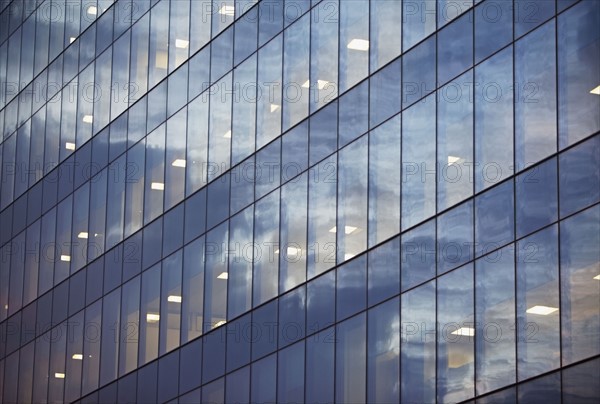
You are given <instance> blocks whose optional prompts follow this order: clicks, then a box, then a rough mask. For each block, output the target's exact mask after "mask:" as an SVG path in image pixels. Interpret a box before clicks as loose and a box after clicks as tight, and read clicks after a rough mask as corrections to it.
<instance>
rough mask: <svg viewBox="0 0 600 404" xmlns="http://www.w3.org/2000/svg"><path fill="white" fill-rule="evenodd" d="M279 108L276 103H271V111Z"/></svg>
mask: <svg viewBox="0 0 600 404" xmlns="http://www.w3.org/2000/svg"><path fill="white" fill-rule="evenodd" d="M278 109H279V105H277V104H271V112H275V111H277V110H278Z"/></svg>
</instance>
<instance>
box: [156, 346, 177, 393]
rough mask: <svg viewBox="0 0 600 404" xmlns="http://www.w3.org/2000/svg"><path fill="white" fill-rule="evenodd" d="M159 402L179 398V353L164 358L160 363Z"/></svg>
mask: <svg viewBox="0 0 600 404" xmlns="http://www.w3.org/2000/svg"><path fill="white" fill-rule="evenodd" d="M157 380H158V385H157V387H158V389H157V390H158V394H157V396H156V399H157V401H158V402H163V403H164V402H166V401H167V400H169V399H172V398H173V397H176V396H177V392H178V390H179V351H176V352H172V353H170V354H169V355H166V356H163V357H162V358H161V359H160V360H159V362H158V379H157Z"/></svg>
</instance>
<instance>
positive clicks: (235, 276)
mask: <svg viewBox="0 0 600 404" xmlns="http://www.w3.org/2000/svg"><path fill="white" fill-rule="evenodd" d="M230 220H231V221H230V223H231V232H230V233H229V245H230V251H229V271H228V277H227V282H228V283H229V290H228V293H227V295H228V301H227V318H235V317H237V316H239V315H240V314H242V313H244V312H246V311H248V310H249V309H250V308H251V307H252V260H253V258H254V256H253V253H255V252H257V251H256V250H258V249H255V248H254V244H253V239H252V235H253V226H254V205H252V206H249V207H248V208H246V209H245V210H243V211H242V212H241V213H239V214H237V215H236V216H234V217H232V218H231V219H230ZM261 252H264V251H263V250H261Z"/></svg>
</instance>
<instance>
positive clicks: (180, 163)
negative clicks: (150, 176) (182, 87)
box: [165, 86, 187, 210]
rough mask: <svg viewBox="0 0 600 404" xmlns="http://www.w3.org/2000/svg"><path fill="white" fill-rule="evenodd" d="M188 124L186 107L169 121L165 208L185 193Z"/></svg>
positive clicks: (168, 207) (179, 199)
mask: <svg viewBox="0 0 600 404" xmlns="http://www.w3.org/2000/svg"><path fill="white" fill-rule="evenodd" d="M169 88H170V86H169ZM186 124H187V109H186V108H184V109H182V110H181V111H180V112H178V113H177V114H176V115H174V116H173V117H171V118H170V119H169V120H168V121H167V133H166V141H167V146H166V149H167V150H166V164H165V169H166V170H165V171H166V173H165V183H166V185H165V210H167V209H170V208H171V207H173V206H175V205H176V204H177V203H179V202H180V201H181V200H182V199H183V197H184V195H185V167H186V165H187V161H186V130H187V127H186Z"/></svg>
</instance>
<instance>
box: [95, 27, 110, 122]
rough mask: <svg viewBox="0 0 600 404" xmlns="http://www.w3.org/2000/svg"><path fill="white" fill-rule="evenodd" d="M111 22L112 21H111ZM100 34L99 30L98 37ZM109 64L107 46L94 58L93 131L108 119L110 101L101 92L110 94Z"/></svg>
mask: <svg viewBox="0 0 600 404" xmlns="http://www.w3.org/2000/svg"><path fill="white" fill-rule="evenodd" d="M111 23H112V21H111ZM101 36H102V35H101V33H100V32H99V34H98V38H100V37H101ZM111 65H112V48H108V49H107V50H106V51H105V52H104V53H103V54H102V55H100V56H98V58H97V59H96V77H95V79H94V91H95V94H94V97H97V98H96V99H95V101H96V102H94V115H93V118H92V119H93V123H92V128H93V133H98V131H100V129H102V128H103V127H104V126H106V125H107V124H108V123H109V121H110V115H109V112H110V101H111V99H110V98H109V97H107V96H104V97H102V96H101V95H102V94H106V95H108V94H110V87H111V71H112V69H111Z"/></svg>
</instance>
